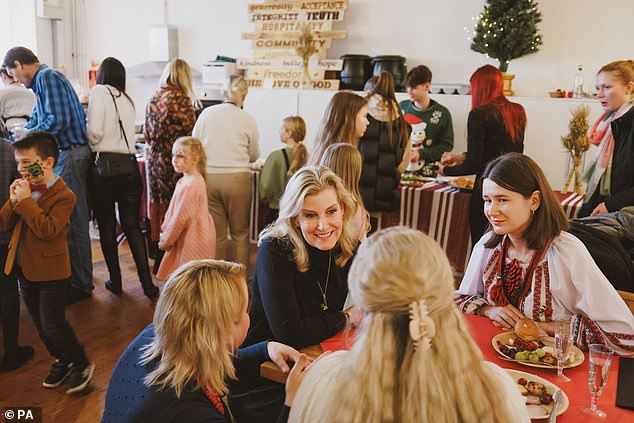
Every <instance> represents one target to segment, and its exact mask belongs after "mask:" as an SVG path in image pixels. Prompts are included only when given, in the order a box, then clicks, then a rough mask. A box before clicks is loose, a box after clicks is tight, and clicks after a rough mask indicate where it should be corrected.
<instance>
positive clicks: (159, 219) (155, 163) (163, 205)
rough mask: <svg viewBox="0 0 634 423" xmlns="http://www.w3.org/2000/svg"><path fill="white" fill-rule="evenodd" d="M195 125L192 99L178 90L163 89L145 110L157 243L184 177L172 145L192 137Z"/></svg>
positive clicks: (152, 210)
mask: <svg viewBox="0 0 634 423" xmlns="http://www.w3.org/2000/svg"><path fill="white" fill-rule="evenodd" d="M195 122H196V115H195V113H194V107H193V106H192V103H191V99H190V98H189V96H187V95H186V94H185V93H183V92H182V91H181V90H179V89H178V88H176V87H171V86H166V87H161V88H159V89H158V91H157V92H156V93H154V95H153V96H152V98H151V99H150V101H149V103H148V105H147V107H146V109H145V129H144V131H145V140H146V142H147V143H148V145H149V146H150V153H149V154H148V156H147V163H146V164H147V166H148V171H149V183H150V200H151V201H150V225H151V227H152V240H153V241H158V240H159V236H160V234H161V224H162V223H163V218H164V216H165V212H166V211H167V208H168V207H169V203H170V200H171V199H172V194H173V193H174V188H175V187H176V182H178V179H179V178H180V175H178V174H176V173H175V172H174V168H173V167H172V146H173V145H174V141H176V139H177V138H179V137H183V136H188V135H191V134H192V129H193V128H194V123H195Z"/></svg>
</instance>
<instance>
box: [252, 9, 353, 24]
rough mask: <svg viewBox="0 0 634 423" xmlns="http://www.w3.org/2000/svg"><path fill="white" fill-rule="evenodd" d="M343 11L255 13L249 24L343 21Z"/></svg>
mask: <svg viewBox="0 0 634 423" xmlns="http://www.w3.org/2000/svg"><path fill="white" fill-rule="evenodd" d="M343 16H344V15H343V10H320V11H316V12H313V11H310V12H273V13H269V12H255V13H251V14H249V22H268V21H291V22H293V21H306V22H311V21H343Z"/></svg>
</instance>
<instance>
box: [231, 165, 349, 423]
mask: <svg viewBox="0 0 634 423" xmlns="http://www.w3.org/2000/svg"><path fill="white" fill-rule="evenodd" d="M354 210H355V205H354V202H353V200H352V196H351V194H350V193H349V192H348V191H347V190H346V189H345V188H344V185H343V182H342V181H341V179H339V177H338V176H336V175H335V174H334V173H333V172H332V171H331V170H330V169H328V168H327V167H324V166H319V167H317V166H306V167H303V168H301V169H300V170H298V171H297V172H296V173H295V174H294V175H293V176H292V177H291V179H290V180H289V181H288V184H287V185H286V190H285V191H284V195H283V196H282V199H281V200H280V214H279V217H278V219H277V220H276V221H275V223H273V225H271V226H269V227H267V228H266V229H265V230H264V231H262V233H261V234H260V244H259V248H258V257H257V260H256V263H255V271H254V275H253V285H252V288H251V289H252V295H251V301H252V305H251V311H250V316H251V322H252V324H251V327H250V328H249V333H248V335H247V339H246V342H245V345H253V344H256V343H258V342H261V341H262V340H264V339H274V340H276V341H279V342H282V343H285V344H288V345H290V346H292V347H294V348H302V347H305V346H308V345H312V344H317V343H319V342H321V341H323V340H324V339H327V338H329V337H331V336H333V335H335V334H336V333H337V332H339V331H340V330H341V329H343V328H344V327H345V325H346V321H347V320H348V311H343V306H344V303H345V300H346V296H347V294H348V284H347V278H348V269H349V267H350V261H351V258H352V256H353V254H354V252H355V250H356V247H357V244H358V242H359V240H358V238H357V231H356V230H355V226H354V223H353V219H352V217H353V213H354ZM282 399H283V390H282V387H281V386H279V385H278V386H275V385H273V384H271V383H269V382H268V381H265V380H263V379H261V378H258V379H250V380H248V379H246V378H241V379H240V382H239V383H238V386H237V389H232V392H231V407H232V410H233V411H234V417H236V419H237V420H238V422H256V421H257V422H270V421H273V419H274V416H276V415H277V410H278V409H279V406H280V404H281V401H282ZM266 407H269V411H268V412H267V413H262V412H261V410H263V409H264V408H266ZM276 407H277V408H276Z"/></svg>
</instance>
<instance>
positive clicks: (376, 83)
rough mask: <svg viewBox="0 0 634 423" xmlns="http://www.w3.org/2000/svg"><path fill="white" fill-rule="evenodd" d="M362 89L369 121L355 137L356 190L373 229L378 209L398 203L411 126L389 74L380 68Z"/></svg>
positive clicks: (390, 208) (384, 210)
mask: <svg viewBox="0 0 634 423" xmlns="http://www.w3.org/2000/svg"><path fill="white" fill-rule="evenodd" d="M365 92H366V96H365V98H366V99H367V100H368V115H369V116H368V121H369V122H370V123H369V125H368V128H367V129H366V130H365V134H363V136H362V137H361V138H360V139H359V146H358V147H359V151H360V152H361V155H362V156H363V166H362V169H361V179H360V180H359V192H360V193H361V198H363V203H364V205H365V208H366V209H367V210H368V212H369V213H370V216H371V218H370V223H371V225H372V230H376V227H377V219H378V213H379V212H391V211H394V210H396V209H397V208H398V207H399V205H400V203H401V193H400V190H399V182H400V179H401V174H402V173H403V172H404V171H405V168H407V165H408V163H409V156H410V154H411V149H410V148H409V133H410V131H411V129H410V126H409V124H408V123H407V122H406V121H405V118H404V117H403V112H402V111H401V108H400V107H399V105H398V101H397V100H396V96H395V95H394V78H392V74H390V73H389V72H381V74H380V75H379V76H378V78H377V77H372V78H370V79H369V80H368V82H366V84H365Z"/></svg>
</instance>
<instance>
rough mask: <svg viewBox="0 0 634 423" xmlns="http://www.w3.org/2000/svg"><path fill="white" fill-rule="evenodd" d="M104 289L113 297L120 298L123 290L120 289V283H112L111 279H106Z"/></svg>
mask: <svg viewBox="0 0 634 423" xmlns="http://www.w3.org/2000/svg"><path fill="white" fill-rule="evenodd" d="M105 285H106V289H107V290H108V291H110V292H112V293H113V294H114V295H116V296H118V297H120V296H121V295H122V294H123V288H122V287H121V281H119V282H113V281H112V280H111V279H108V280H107V281H106V283H105Z"/></svg>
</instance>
